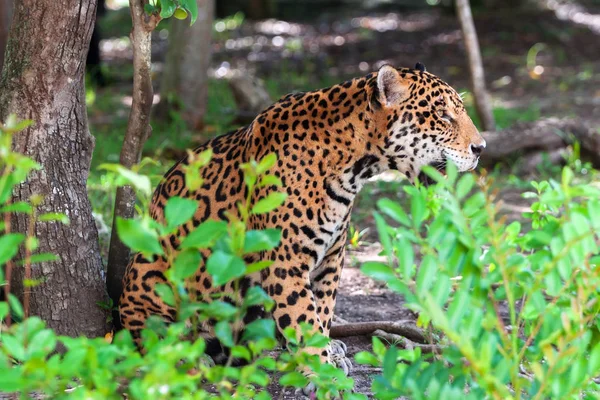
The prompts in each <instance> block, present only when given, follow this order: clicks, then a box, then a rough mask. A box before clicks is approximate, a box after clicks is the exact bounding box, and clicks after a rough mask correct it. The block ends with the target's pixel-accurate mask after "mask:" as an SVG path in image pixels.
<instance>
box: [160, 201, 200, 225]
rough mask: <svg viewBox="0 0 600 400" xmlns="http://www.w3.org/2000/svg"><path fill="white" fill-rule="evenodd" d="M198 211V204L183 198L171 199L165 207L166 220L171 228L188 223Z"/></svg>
mask: <svg viewBox="0 0 600 400" xmlns="http://www.w3.org/2000/svg"><path fill="white" fill-rule="evenodd" d="M197 209H198V202H197V201H196V200H192V199H186V198H182V197H171V198H170V199H169V200H167V204H166V205H165V219H166V220H167V224H168V226H169V228H175V227H177V226H179V225H181V224H183V223H185V222H188V221H189V220H190V219H191V218H192V217H193V216H194V214H195V212H196V210H197Z"/></svg>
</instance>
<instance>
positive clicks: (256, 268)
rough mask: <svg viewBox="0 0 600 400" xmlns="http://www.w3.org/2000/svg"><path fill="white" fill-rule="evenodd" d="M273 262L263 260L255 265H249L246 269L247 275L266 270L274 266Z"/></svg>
mask: <svg viewBox="0 0 600 400" xmlns="http://www.w3.org/2000/svg"><path fill="white" fill-rule="evenodd" d="M273 262H274V261H272V260H262V261H257V262H255V263H252V264H249V265H248V266H247V267H246V273H247V274H248V275H250V274H252V273H254V272H258V271H262V270H263V269H265V268H269V267H270V266H271V265H273Z"/></svg>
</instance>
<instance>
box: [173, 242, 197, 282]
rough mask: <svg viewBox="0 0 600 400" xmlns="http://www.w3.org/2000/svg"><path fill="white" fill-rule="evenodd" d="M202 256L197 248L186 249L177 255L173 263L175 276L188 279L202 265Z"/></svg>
mask: <svg viewBox="0 0 600 400" xmlns="http://www.w3.org/2000/svg"><path fill="white" fill-rule="evenodd" d="M201 261H202V256H201V255H200V252H199V251H198V250H196V249H185V250H183V251H182V252H181V253H179V254H178V255H177V258H176V259H175V262H174V263H173V278H175V279H187V278H189V277H190V276H192V275H194V273H196V271H198V268H199V267H200V262H201Z"/></svg>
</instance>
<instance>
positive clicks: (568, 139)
mask: <svg viewBox="0 0 600 400" xmlns="http://www.w3.org/2000/svg"><path fill="white" fill-rule="evenodd" d="M599 126H600V124H598V123H596V122H594V121H584V120H581V119H578V120H576V119H567V118H564V119H561V118H546V119H541V120H538V121H535V122H527V123H519V124H516V125H515V126H513V127H511V128H508V129H504V130H502V131H498V132H482V136H483V138H484V139H485V140H486V142H487V146H486V149H485V152H484V154H483V156H482V158H481V161H482V163H483V164H484V165H492V164H494V163H495V162H497V161H501V160H503V159H505V158H506V157H508V156H511V155H513V154H515V153H516V152H529V151H550V152H551V151H552V150H556V149H559V148H562V147H565V146H566V145H568V144H571V143H573V141H574V140H575V141H578V142H579V143H581V149H582V150H583V151H584V152H585V154H586V156H588V157H589V158H590V160H591V161H592V163H593V164H594V165H595V166H600V133H599V132H598V127H599Z"/></svg>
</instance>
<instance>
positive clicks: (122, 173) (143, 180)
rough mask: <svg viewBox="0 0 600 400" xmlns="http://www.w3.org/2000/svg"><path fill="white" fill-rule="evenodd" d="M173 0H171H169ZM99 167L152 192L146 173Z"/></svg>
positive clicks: (118, 165) (141, 189) (105, 165)
mask: <svg viewBox="0 0 600 400" xmlns="http://www.w3.org/2000/svg"><path fill="white" fill-rule="evenodd" d="M169 1H171V0H169ZM98 169H103V170H107V171H112V172H115V173H116V174H117V176H118V177H119V179H117V184H118V185H120V186H124V185H131V186H133V187H134V188H136V189H137V190H139V191H141V192H142V193H144V194H145V195H146V196H150V195H151V194H152V184H151V183H150V178H148V177H147V176H145V175H140V174H138V173H136V172H133V171H132V170H130V169H127V168H125V167H123V166H122V165H120V164H101V165H100V166H99V167H98Z"/></svg>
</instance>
